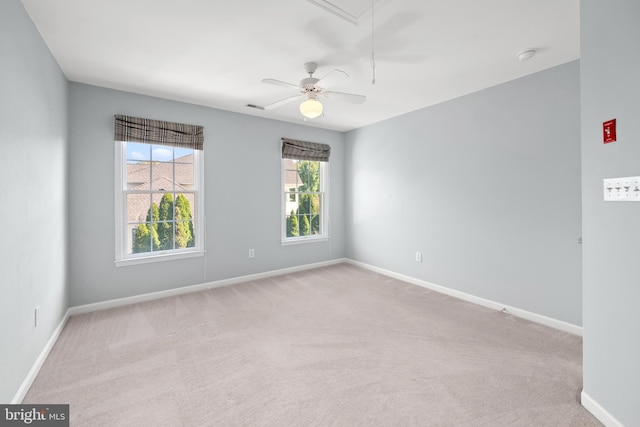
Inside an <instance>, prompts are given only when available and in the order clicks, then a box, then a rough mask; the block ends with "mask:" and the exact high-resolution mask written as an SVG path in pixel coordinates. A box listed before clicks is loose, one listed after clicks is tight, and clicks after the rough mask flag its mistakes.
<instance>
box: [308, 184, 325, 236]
mask: <svg viewBox="0 0 640 427" xmlns="http://www.w3.org/2000/svg"><path fill="white" fill-rule="evenodd" d="M309 199H310V200H309V202H310V204H311V212H310V218H309V220H310V224H311V234H321V233H322V230H321V229H320V223H321V221H320V212H322V196H321V195H320V194H312V195H310V197H309Z"/></svg>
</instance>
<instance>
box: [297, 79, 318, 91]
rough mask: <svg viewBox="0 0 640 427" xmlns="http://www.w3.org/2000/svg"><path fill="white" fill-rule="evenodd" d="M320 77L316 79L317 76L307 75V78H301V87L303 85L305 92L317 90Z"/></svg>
mask: <svg viewBox="0 0 640 427" xmlns="http://www.w3.org/2000/svg"><path fill="white" fill-rule="evenodd" d="M319 81H320V79H316V78H315V77H307V78H306V79H302V80H300V87H302V89H303V92H317V91H318V87H317V86H316V83H318V82H319Z"/></svg>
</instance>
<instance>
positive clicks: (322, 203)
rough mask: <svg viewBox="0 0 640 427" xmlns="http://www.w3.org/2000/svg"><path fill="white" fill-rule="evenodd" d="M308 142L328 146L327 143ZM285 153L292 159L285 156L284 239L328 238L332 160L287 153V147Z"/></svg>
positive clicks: (283, 186) (283, 175) (287, 241)
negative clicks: (329, 186)
mask: <svg viewBox="0 0 640 427" xmlns="http://www.w3.org/2000/svg"><path fill="white" fill-rule="evenodd" d="M288 141H292V140H285V139H284V138H283V142H284V143H285V144H286V142H288ZM294 142H301V141H294ZM306 144H314V145H317V146H321V147H326V148H327V149H328V146H326V145H324V144H316V143H306ZM285 155H286V156H288V158H283V159H282V181H283V182H282V187H281V188H283V197H282V200H283V203H282V209H283V212H282V218H283V221H282V242H283V243H301V242H308V241H313V240H324V239H327V238H328V236H329V233H328V227H327V224H328V209H327V206H328V197H327V189H328V163H327V162H326V161H320V160H313V157H311V156H304V155H300V154H293V155H292V154H291V153H289V154H287V153H286V149H285V147H284V146H283V157H284V156H285ZM290 157H307V159H303V158H290ZM310 157H311V159H309V158H310ZM327 160H328V157H327Z"/></svg>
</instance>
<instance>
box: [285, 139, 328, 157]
mask: <svg viewBox="0 0 640 427" xmlns="http://www.w3.org/2000/svg"><path fill="white" fill-rule="evenodd" d="M330 154H331V147H330V146H329V145H327V144H319V143H317V142H308V141H298V140H295V139H289V138H282V158H283V159H294V160H312V161H316V162H328V161H329V155H330Z"/></svg>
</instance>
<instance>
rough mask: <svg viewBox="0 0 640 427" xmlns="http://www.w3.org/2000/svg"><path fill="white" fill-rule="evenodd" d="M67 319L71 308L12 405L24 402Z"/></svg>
mask: <svg viewBox="0 0 640 427" xmlns="http://www.w3.org/2000/svg"><path fill="white" fill-rule="evenodd" d="M67 320H69V310H67V311H66V313H65V314H64V316H63V317H62V320H61V321H60V323H58V326H57V327H56V329H55V330H54V331H53V334H51V337H49V340H48V341H47V343H46V344H45V345H44V348H43V349H42V351H41V352H40V355H39V356H38V358H37V359H36V361H35V363H34V364H33V366H32V367H31V370H30V371H29V373H28V374H27V377H26V378H25V379H24V381H22V385H21V386H20V388H19V389H18V391H17V392H16V394H15V396H13V399H12V400H11V404H12V405H16V404H20V403H22V400H23V399H24V397H25V396H26V395H27V392H28V391H29V388H31V384H33V382H34V381H35V379H36V377H37V376H38V372H40V368H42V365H43V364H44V361H45V360H47V356H48V355H49V352H51V349H52V348H53V346H54V345H55V344H56V341H58V337H59V336H60V334H61V333H62V330H63V329H64V325H66V324H67Z"/></svg>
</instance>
